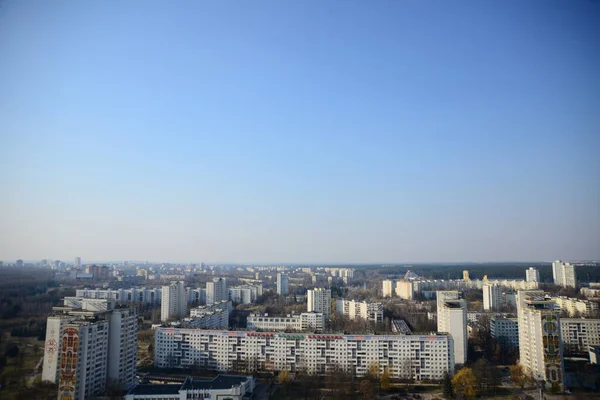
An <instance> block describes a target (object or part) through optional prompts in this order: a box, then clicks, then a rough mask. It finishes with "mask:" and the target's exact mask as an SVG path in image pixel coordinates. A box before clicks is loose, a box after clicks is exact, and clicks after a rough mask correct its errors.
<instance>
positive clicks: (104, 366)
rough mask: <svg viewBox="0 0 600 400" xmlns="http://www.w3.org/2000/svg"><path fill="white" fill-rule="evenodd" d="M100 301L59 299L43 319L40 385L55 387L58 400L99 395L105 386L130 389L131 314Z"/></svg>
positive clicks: (133, 327) (132, 353) (134, 359)
mask: <svg viewBox="0 0 600 400" xmlns="http://www.w3.org/2000/svg"><path fill="white" fill-rule="evenodd" d="M101 303H104V306H102V304H101ZM113 306H114V301H111V300H101V299H81V298H75V297H71V298H65V305H64V306H60V307H54V308H53V310H54V312H55V313H56V314H54V315H51V316H50V317H48V320H47V327H46V343H45V349H44V364H43V370H42V380H44V381H49V382H52V383H56V384H57V385H58V387H59V397H58V398H59V399H67V398H69V399H74V400H76V399H79V400H84V399H88V398H92V397H94V396H96V395H99V394H102V393H103V391H104V389H105V387H106V383H107V381H108V382H120V383H121V384H123V386H124V387H125V388H130V387H132V386H133V385H134V384H135V372H136V370H135V368H136V363H137V332H138V325H137V313H136V311H135V309H133V308H127V307H125V306H118V307H117V308H113Z"/></svg>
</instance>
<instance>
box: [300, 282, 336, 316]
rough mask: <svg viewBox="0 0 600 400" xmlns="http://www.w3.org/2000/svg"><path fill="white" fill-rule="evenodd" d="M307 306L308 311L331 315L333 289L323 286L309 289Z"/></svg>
mask: <svg viewBox="0 0 600 400" xmlns="http://www.w3.org/2000/svg"><path fill="white" fill-rule="evenodd" d="M306 308H307V311H308V312H318V313H323V314H325V315H326V316H329V315H330V314H331V290H330V289H321V288H317V289H312V290H308V292H307V306H306Z"/></svg>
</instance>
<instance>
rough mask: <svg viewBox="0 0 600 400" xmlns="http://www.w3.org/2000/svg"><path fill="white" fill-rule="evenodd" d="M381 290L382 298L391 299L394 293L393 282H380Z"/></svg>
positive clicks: (387, 280)
mask: <svg viewBox="0 0 600 400" xmlns="http://www.w3.org/2000/svg"><path fill="white" fill-rule="evenodd" d="M382 285H383V288H382V292H383V297H392V294H393V293H394V281H392V280H389V279H386V280H384V281H383V282H382Z"/></svg>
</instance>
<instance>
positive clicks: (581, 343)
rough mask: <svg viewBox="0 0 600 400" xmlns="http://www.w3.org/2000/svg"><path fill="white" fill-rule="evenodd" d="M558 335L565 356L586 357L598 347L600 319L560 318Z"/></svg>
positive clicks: (599, 343) (599, 341)
mask: <svg viewBox="0 0 600 400" xmlns="http://www.w3.org/2000/svg"><path fill="white" fill-rule="evenodd" d="M560 334H561V338H562V340H563V343H564V352H565V354H569V355H587V354H588V353H589V351H590V347H599V346H600V319H585V318H561V319H560Z"/></svg>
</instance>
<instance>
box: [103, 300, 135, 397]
mask: <svg viewBox="0 0 600 400" xmlns="http://www.w3.org/2000/svg"><path fill="white" fill-rule="evenodd" d="M107 319H108V327H109V334H108V380H109V381H110V382H114V383H119V384H121V385H123V387H125V388H131V387H133V386H134V385H135V383H136V381H135V374H136V372H137V370H136V365H137V350H138V348H137V345H138V342H137V341H138V338H137V334H138V314H137V311H136V310H135V308H127V307H119V306H117V308H115V309H114V310H113V311H112V312H110V313H109V314H108V318H107Z"/></svg>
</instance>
